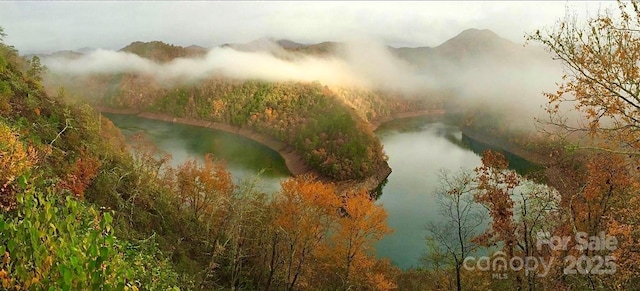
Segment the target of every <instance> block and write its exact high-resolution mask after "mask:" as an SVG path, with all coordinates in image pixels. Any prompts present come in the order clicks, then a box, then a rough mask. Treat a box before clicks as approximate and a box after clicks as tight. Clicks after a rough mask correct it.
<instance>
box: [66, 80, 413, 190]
mask: <svg viewBox="0 0 640 291" xmlns="http://www.w3.org/2000/svg"><path fill="white" fill-rule="evenodd" d="M79 84H87V86H80V87H82V88H81V89H79V90H80V91H75V90H74V91H73V92H74V94H77V95H79V96H83V97H85V98H87V99H88V100H93V101H94V102H96V103H97V104H98V105H102V106H110V107H115V108H135V109H139V110H144V111H150V112H157V113H166V114H171V115H174V116H177V117H188V118H195V119H199V120H209V121H214V122H221V123H227V124H231V125H235V126H240V127H245V128H251V129H253V130H256V131H258V132H260V133H264V134H268V135H270V136H272V137H274V138H276V139H278V140H280V141H283V142H284V143H286V144H289V145H291V146H293V147H294V148H295V149H296V151H298V152H299V153H300V154H301V156H302V157H303V158H304V159H305V162H306V163H307V164H308V165H309V166H310V167H312V168H313V169H314V170H316V172H318V173H319V174H320V175H322V176H326V177H329V178H331V179H334V180H349V179H362V178H366V177H370V176H372V175H374V174H375V173H376V171H377V170H378V169H380V167H381V165H384V163H386V157H385V155H384V153H383V149H382V145H381V144H380V141H379V140H378V139H377V138H376V137H375V135H374V134H373V132H372V131H371V130H370V129H369V128H368V124H367V122H366V120H365V119H364V118H362V117H360V116H359V115H358V114H357V113H356V112H355V110H354V109H351V108H350V107H349V106H346V105H345V104H344V102H342V101H341V99H340V98H339V97H338V96H337V95H336V94H335V93H334V92H333V91H332V90H330V89H329V88H328V87H326V86H322V85H320V84H318V83H294V82H290V83H268V82H262V81H238V80H229V79H206V80H201V81H199V82H197V83H195V84H189V85H179V84H173V85H170V86H160V84H158V83H157V82H156V81H155V80H153V79H152V78H148V77H145V76H137V75H125V74H121V75H113V76H91V77H88V79H87V80H85V81H82V80H80V82H79V83H76V84H75V86H78V85H79ZM70 88H74V87H70ZM71 90H73V89H71ZM350 97H351V96H347V98H350ZM369 99H374V100H377V101H376V102H377V103H371V105H369V107H370V108H371V111H370V112H375V113H371V114H369V116H370V117H372V118H373V117H375V116H380V115H387V114H389V113H391V112H392V109H390V108H395V107H398V106H395V107H394V106H389V105H385V104H384V103H385V100H384V99H380V98H369ZM405 108H408V106H406V107H405Z"/></svg>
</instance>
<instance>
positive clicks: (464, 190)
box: [426, 171, 486, 291]
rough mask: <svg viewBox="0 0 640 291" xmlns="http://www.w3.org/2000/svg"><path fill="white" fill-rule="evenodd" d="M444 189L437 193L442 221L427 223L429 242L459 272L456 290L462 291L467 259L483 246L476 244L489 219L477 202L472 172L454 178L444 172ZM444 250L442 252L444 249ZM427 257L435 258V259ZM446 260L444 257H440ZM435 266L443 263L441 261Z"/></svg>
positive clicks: (464, 172) (442, 182)
mask: <svg viewBox="0 0 640 291" xmlns="http://www.w3.org/2000/svg"><path fill="white" fill-rule="evenodd" d="M439 180H440V183H441V185H440V187H439V189H438V191H437V193H436V196H437V198H438V206H439V213H440V215H441V216H442V220H440V221H439V222H430V223H428V224H427V226H426V229H427V231H428V233H429V234H428V236H427V242H428V243H429V242H430V243H431V246H432V247H434V248H436V249H435V250H431V251H434V252H435V254H438V253H443V254H445V255H446V259H448V261H452V262H453V267H454V269H455V273H456V283H455V285H456V289H457V290H458V291H459V290H462V281H461V271H462V270H461V269H462V264H463V262H464V259H465V258H466V257H467V256H469V255H471V254H472V253H474V252H475V251H476V250H477V249H478V247H479V245H478V244H477V243H475V242H474V241H473V238H475V237H476V236H477V235H478V234H479V232H480V229H479V228H480V227H481V226H482V225H483V223H484V222H485V220H486V213H485V212H484V211H483V210H484V209H482V208H481V207H480V206H479V205H477V204H476V203H475V202H474V201H473V193H474V191H475V181H474V176H473V173H472V172H469V171H462V172H460V173H458V174H454V175H451V174H450V173H449V172H448V171H442V174H441V176H440V179H439ZM441 249H442V252H440V250H441ZM427 258H432V259H435V257H434V256H429V257H427ZM440 259H444V258H440ZM434 263H436V264H437V263H439V262H438V261H437V260H436V261H434Z"/></svg>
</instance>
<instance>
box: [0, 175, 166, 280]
mask: <svg viewBox="0 0 640 291" xmlns="http://www.w3.org/2000/svg"><path fill="white" fill-rule="evenodd" d="M20 184H21V186H23V187H25V191H24V192H23V193H20V194H18V196H17V200H18V206H17V208H16V209H15V210H14V211H13V212H11V213H1V214H0V233H1V234H2V235H1V236H0V253H2V254H4V259H3V262H2V263H1V264H0V272H2V271H4V272H5V273H4V277H2V278H0V279H2V280H3V282H2V284H3V287H4V288H9V287H15V286H21V287H23V288H25V289H47V288H54V289H63V290H69V289H94V290H96V289H105V288H109V289H111V288H115V289H120V290H123V289H125V287H132V286H136V287H145V288H149V289H154V290H155V289H158V288H160V289H166V288H169V287H171V286H173V285H175V283H176V282H177V279H176V278H177V275H176V274H175V273H174V272H173V271H171V270H170V269H169V268H167V266H166V264H158V265H154V266H153V267H151V268H149V264H150V261H154V260H153V257H152V256H149V255H145V254H143V253H139V254H132V253H131V252H127V253H126V254H125V253H123V249H124V247H123V243H122V242H121V241H119V240H118V239H117V238H116V237H115V236H114V235H113V229H112V226H111V225H112V223H113V216H112V214H111V213H110V212H103V213H100V212H99V211H97V210H96V209H95V208H93V207H89V206H87V205H85V204H84V203H82V202H81V201H77V200H75V199H73V198H71V197H69V196H67V197H66V198H63V197H62V196H60V195H57V194H56V193H54V191H53V190H52V189H50V188H49V189H46V190H45V191H44V192H40V191H38V190H36V189H35V188H34V187H32V186H31V185H29V184H28V179H27V178H26V177H24V176H22V177H21V179H20ZM145 267H147V268H145ZM140 278H143V279H145V280H139V279H140ZM142 283H144V284H147V285H144V286H141V285H142ZM152 287H153V288H152ZM18 289H19V288H18Z"/></svg>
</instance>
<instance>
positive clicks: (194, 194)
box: [0, 44, 393, 290]
mask: <svg viewBox="0 0 640 291" xmlns="http://www.w3.org/2000/svg"><path fill="white" fill-rule="evenodd" d="M0 48H1V49H2V51H1V52H2V54H1V55H0V65H1V66H0V76H1V79H0V85H1V87H0V88H2V91H1V92H2V108H3V111H2V115H1V119H0V135H2V139H1V140H0V145H1V146H0V157H1V159H0V171H2V175H1V177H2V181H1V182H2V188H1V189H2V192H0V194H1V196H0V197H1V198H2V200H1V201H2V204H1V206H2V212H1V213H0V233H2V236H0V248H1V249H0V250H1V253H3V256H4V257H3V259H2V262H1V263H0V280H2V286H3V288H6V289H23V288H24V289H43V288H49V287H54V288H61V289H69V288H70V289H88V288H91V289H103V288H108V289H111V288H117V289H138V288H143V289H151V290H156V289H167V288H170V287H172V288H173V287H181V288H184V289H192V288H195V289H211V288H221V287H229V286H231V287H234V286H235V287H236V288H243V289H246V288H249V289H267V290H268V289H276V290H277V289H288V290H291V289H300V288H304V289H309V288H313V289H316V288H330V289H336V288H344V289H348V288H355V289H371V288H382V289H388V287H389V286H392V285H393V284H392V282H391V281H390V280H391V279H390V278H389V277H388V275H387V273H386V272H387V271H388V270H390V269H392V267H391V266H390V265H389V263H388V262H384V261H379V260H377V259H376V258H375V256H374V255H373V253H372V251H373V249H372V246H373V243H374V242H376V241H377V240H379V239H380V238H381V237H382V236H383V235H384V234H386V233H389V232H390V230H389V229H388V227H387V226H386V224H385V218H386V213H385V212H384V209H382V208H381V207H380V206H376V205H375V204H374V201H372V199H371V197H370V196H369V194H368V193H367V192H354V193H340V195H339V194H338V193H336V189H335V187H334V186H332V185H331V184H325V183H322V182H319V181H317V180H316V179H315V178H314V177H312V176H300V177H296V178H292V179H290V180H287V181H285V182H283V183H282V191H281V192H280V193H278V194H276V195H275V196H268V195H266V194H264V193H260V192H258V191H256V190H255V189H254V188H253V186H252V181H246V183H244V184H241V185H234V184H233V182H232V180H231V177H230V174H229V172H228V171H227V170H226V169H225V168H224V166H223V165H222V164H220V163H218V162H216V161H215V160H214V158H213V157H207V159H206V161H205V163H204V164H201V163H197V162H195V161H189V162H186V163H184V164H183V165H180V166H177V167H175V168H174V167H171V166H169V165H168V164H167V159H168V157H166V156H163V155H161V154H159V153H158V152H157V151H156V150H155V149H154V147H153V146H152V145H151V144H150V143H149V142H148V141H146V140H145V139H144V137H139V139H138V140H137V141H136V142H134V144H133V145H132V148H127V146H126V145H125V144H124V139H123V137H122V136H121V135H120V133H119V131H118V130H117V129H116V128H115V127H113V124H112V123H111V122H110V121H108V120H107V119H106V118H103V117H101V116H100V114H99V113H97V112H96V111H94V110H93V109H91V108H90V107H88V106H87V105H82V104H79V103H76V104H69V103H66V101H65V98H64V96H51V95H48V94H46V93H45V92H44V91H43V88H42V85H41V83H40V80H39V79H40V75H39V73H40V72H41V71H42V69H43V68H42V66H41V65H40V64H39V63H38V62H37V61H30V62H28V61H24V60H23V59H21V58H20V57H19V56H18V54H17V52H16V51H15V50H14V49H13V48H11V47H10V46H7V45H4V44H2V45H1V46H0ZM129 150H131V151H132V152H133V154H130V152H129ZM376 286H378V287H376ZM385 286H386V287H385Z"/></svg>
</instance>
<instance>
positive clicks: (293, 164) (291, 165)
mask: <svg viewBox="0 0 640 291" xmlns="http://www.w3.org/2000/svg"><path fill="white" fill-rule="evenodd" d="M94 108H95V109H96V110H97V111H99V112H100V113H111V114H122V115H135V116H137V117H140V118H146V119H152V120H160V121H165V122H172V123H179V124H186V125H193V126H199V127H206V128H210V129H215V130H220V131H224V132H228V133H232V134H236V135H239V136H242V137H244V138H248V139H250V140H253V141H255V142H257V143H259V144H261V145H264V146H266V147H268V148H269V149H271V150H273V151H275V152H277V153H278V154H279V155H280V156H281V157H282V159H283V160H284V163H285V165H286V167H287V170H288V171H289V173H290V174H291V175H293V176H297V175H302V174H307V173H314V171H313V170H312V169H311V168H309V167H308V166H307V164H306V163H305V162H304V160H303V159H302V157H301V156H300V155H299V154H298V153H297V152H296V151H295V149H294V148H293V147H291V146H289V145H287V144H285V143H283V142H281V141H278V140H275V139H273V138H271V137H269V136H266V135H264V134H260V133H257V132H255V131H253V130H251V129H246V128H242V127H238V126H234V125H229V124H225V123H219V122H213V121H204V120H198V119H194V118H183V117H174V116H171V115H169V114H164V113H152V112H144V111H137V110H132V109H114V108H108V107H101V106H94ZM314 174H316V176H319V175H318V174H317V173H314Z"/></svg>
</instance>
